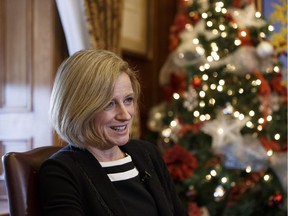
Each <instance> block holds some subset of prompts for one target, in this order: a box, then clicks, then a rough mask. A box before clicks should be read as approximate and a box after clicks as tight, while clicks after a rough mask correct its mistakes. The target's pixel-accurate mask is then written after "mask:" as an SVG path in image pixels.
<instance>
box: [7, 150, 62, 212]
mask: <svg viewBox="0 0 288 216" xmlns="http://www.w3.org/2000/svg"><path fill="white" fill-rule="evenodd" d="M60 148H61V147H60V146H43V147H38V148H35V149H32V150H30V151H27V152H9V153H6V154H5V155H3V157H2V162H3V168H4V178H5V183H6V188H7V194H8V202H9V211H10V216H24V215H29V216H39V215H40V208H39V199H38V197H37V196H38V171H39V168H40V166H41V164H42V163H43V162H44V161H45V160H46V159H47V158H49V157H50V156H51V155H52V154H53V153H55V152H56V151H58V150H59V149H60Z"/></svg>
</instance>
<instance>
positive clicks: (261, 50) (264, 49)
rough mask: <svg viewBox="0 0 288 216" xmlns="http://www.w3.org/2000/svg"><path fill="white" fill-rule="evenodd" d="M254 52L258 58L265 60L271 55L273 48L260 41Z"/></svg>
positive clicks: (267, 43) (269, 44)
mask: <svg viewBox="0 0 288 216" xmlns="http://www.w3.org/2000/svg"><path fill="white" fill-rule="evenodd" d="M256 52H257V54H258V56H259V57H260V58H267V57H270V56H271V55H272V54H273V52H274V48H273V46H272V44H271V43H269V42H267V41H261V42H260V43H259V44H258V46H257V47H256Z"/></svg>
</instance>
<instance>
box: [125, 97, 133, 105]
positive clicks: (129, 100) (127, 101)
mask: <svg viewBox="0 0 288 216" xmlns="http://www.w3.org/2000/svg"><path fill="white" fill-rule="evenodd" d="M133 101H134V98H133V97H128V98H126V99H125V102H124V103H125V104H131V103H133Z"/></svg>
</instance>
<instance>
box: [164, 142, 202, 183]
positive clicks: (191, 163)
mask: <svg viewBox="0 0 288 216" xmlns="http://www.w3.org/2000/svg"><path fill="white" fill-rule="evenodd" d="M163 158H164V161H165V162H166V164H167V167H168V170H169V172H170V174H171V176H172V178H173V179H175V180H181V179H185V178H188V177H190V176H192V174H193V172H194V170H195V169H196V167H197V159H196V157H195V156H194V155H193V154H192V153H191V152H189V151H188V150H187V149H185V148H183V147H182V146H180V145H179V144H175V145H173V146H172V147H171V148H168V149H167V150H166V151H165V152H164V154H163Z"/></svg>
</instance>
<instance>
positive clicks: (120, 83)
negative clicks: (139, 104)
mask: <svg viewBox="0 0 288 216" xmlns="http://www.w3.org/2000/svg"><path fill="white" fill-rule="evenodd" d="M133 116H134V92H133V88H132V85H131V81H130V78H129V76H128V75H127V74H126V73H120V74H119V76H118V79H117V80H116V83H115V88H114V93H113V98H112V100H111V101H110V103H109V104H108V106H107V107H106V108H105V109H104V110H103V111H101V112H99V113H97V114H96V116H95V119H94V124H95V128H96V130H97V133H99V134H102V135H103V137H105V139H106V143H107V144H108V145H109V146H107V147H108V148H109V147H112V146H115V145H118V146H121V145H124V144H126V143H127V142H128V140H129V130H130V126H131V124H132V119H133Z"/></svg>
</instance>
